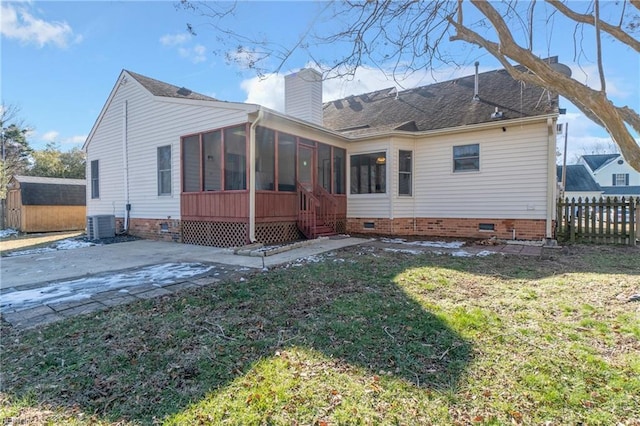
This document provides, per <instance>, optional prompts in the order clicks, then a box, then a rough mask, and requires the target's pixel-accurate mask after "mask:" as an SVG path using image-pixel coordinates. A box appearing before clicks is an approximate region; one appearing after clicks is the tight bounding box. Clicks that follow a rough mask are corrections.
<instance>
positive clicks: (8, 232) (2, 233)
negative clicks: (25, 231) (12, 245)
mask: <svg viewBox="0 0 640 426" xmlns="http://www.w3.org/2000/svg"><path fill="white" fill-rule="evenodd" d="M17 233H18V231H16V230H15V229H10V228H9V229H0V240H1V239H3V238H9V237H10V236H12V235H16V234H17Z"/></svg>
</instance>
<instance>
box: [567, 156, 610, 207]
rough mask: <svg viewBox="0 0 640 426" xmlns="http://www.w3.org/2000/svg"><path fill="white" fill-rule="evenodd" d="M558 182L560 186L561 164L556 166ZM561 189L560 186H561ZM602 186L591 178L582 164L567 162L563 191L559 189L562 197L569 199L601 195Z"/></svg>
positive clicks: (598, 196)
mask: <svg viewBox="0 0 640 426" xmlns="http://www.w3.org/2000/svg"><path fill="white" fill-rule="evenodd" d="M556 169H557V176H558V183H559V184H560V185H561V186H562V166H557V168H556ZM561 189H562V188H561ZM602 192H603V191H602V188H600V185H598V183H597V182H596V181H595V180H594V179H593V176H592V175H591V173H590V172H589V169H588V168H587V166H585V165H584V164H569V165H567V169H566V171H565V185H564V191H561V195H562V198H563V199H565V198H568V199H569V200H571V199H575V200H576V201H577V200H578V199H579V198H582V199H583V200H584V199H585V198H589V199H592V198H594V197H595V198H597V199H599V198H600V197H602Z"/></svg>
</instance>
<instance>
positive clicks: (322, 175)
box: [318, 143, 331, 192]
mask: <svg viewBox="0 0 640 426" xmlns="http://www.w3.org/2000/svg"><path fill="white" fill-rule="evenodd" d="M318 183H319V184H320V186H322V187H323V188H324V189H326V190H327V191H329V192H331V147H330V146H329V145H325V144H323V143H321V144H318Z"/></svg>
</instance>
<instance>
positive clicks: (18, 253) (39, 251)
mask: <svg viewBox="0 0 640 426" xmlns="http://www.w3.org/2000/svg"><path fill="white" fill-rule="evenodd" d="M52 251H56V249H54V248H52V247H41V248H36V249H29V250H20V251H12V252H10V253H7V254H6V255H5V256H7V257H14V256H28V255H32V254H44V253H50V252H52ZM36 260H39V259H36Z"/></svg>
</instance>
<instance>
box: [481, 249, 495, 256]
mask: <svg viewBox="0 0 640 426" xmlns="http://www.w3.org/2000/svg"><path fill="white" fill-rule="evenodd" d="M493 254H497V252H495V251H490V250H482V251H479V252H478V253H476V256H478V257H485V256H491V255H493Z"/></svg>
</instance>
